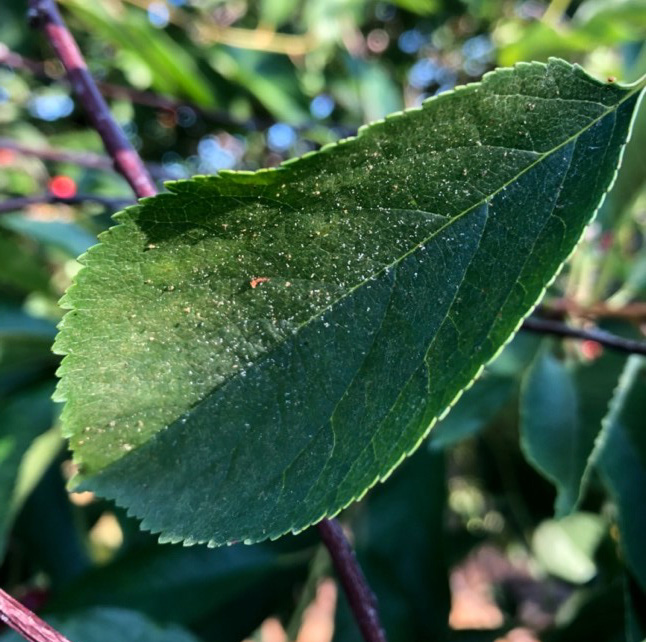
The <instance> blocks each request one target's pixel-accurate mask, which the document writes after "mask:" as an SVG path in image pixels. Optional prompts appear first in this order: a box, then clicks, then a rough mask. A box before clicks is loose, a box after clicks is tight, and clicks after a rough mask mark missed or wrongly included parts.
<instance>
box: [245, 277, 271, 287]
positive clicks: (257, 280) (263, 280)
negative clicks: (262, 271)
mask: <svg viewBox="0 0 646 642" xmlns="http://www.w3.org/2000/svg"><path fill="white" fill-rule="evenodd" d="M267 281H269V277H268V276H256V277H254V278H253V279H251V281H249V285H250V286H251V287H252V288H253V289H254V290H255V289H256V288H257V287H258V286H259V285H260V284H261V283H266V282H267Z"/></svg>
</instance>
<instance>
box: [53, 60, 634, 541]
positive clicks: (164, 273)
mask: <svg viewBox="0 0 646 642" xmlns="http://www.w3.org/2000/svg"><path fill="white" fill-rule="evenodd" d="M639 93H640V91H639V87H638V86H636V85H635V86H632V87H624V86H620V85H617V84H616V83H608V84H605V83H601V82H599V81H597V80H594V79H593V78H591V77H590V76H588V75H587V74H586V73H585V72H584V71H583V70H582V69H581V68H579V67H573V66H571V65H569V64H567V63H565V62H563V61H559V60H553V61H551V62H550V64H549V65H542V64H538V63H536V64H524V65H519V66H518V67H516V68H514V69H501V70H498V71H496V72H495V73H491V74H489V75H487V76H486V77H485V79H484V80H483V82H482V83H481V84H474V85H470V86H467V87H464V88H461V89H459V90H457V91H455V92H453V93H450V94H443V95H441V96H439V97H437V98H434V99H432V100H430V101H428V102H427V103H426V104H425V105H424V107H423V108H421V109H418V110H411V111H408V112H405V113H403V114H396V115H393V116H392V117H389V118H387V119H386V120H385V121H383V122H380V123H376V124H373V125H372V126H369V127H366V128H364V129H362V130H361V132H360V134H359V136H358V137H356V138H354V139H349V140H347V141H345V142H343V143H341V144H338V145H332V146H329V147H326V148H324V149H323V150H322V151H320V152H318V153H313V154H310V155H308V156H305V157H303V158H301V159H298V160H295V161H291V162H288V163H286V164H284V165H283V166H282V167H280V168H279V169H276V170H269V171H261V172H257V173H246V172H238V173H236V172H226V173H221V174H220V175H219V176H215V177H197V178H194V179H192V180H188V181H180V182H176V183H170V184H168V189H169V191H170V193H169V194H162V195H159V196H157V197H155V198H152V199H146V200H144V201H143V202H142V203H141V204H140V205H139V206H137V207H133V208H129V209H128V210H126V211H125V212H124V213H122V214H120V215H119V216H118V221H119V222H120V225H119V226H117V227H115V228H113V229H112V230H110V231H108V232H107V233H105V234H103V235H102V237H101V241H102V242H101V244H100V245H98V246H96V247H94V248H92V249H91V250H90V251H89V252H88V254H87V255H86V256H85V258H84V263H85V265H86V267H85V268H84V269H83V270H81V272H80V273H79V275H78V276H77V280H76V285H75V286H73V287H72V289H71V290H70V291H69V292H68V294H67V297H66V298H65V300H64V305H65V306H67V307H69V308H71V309H72V311H71V312H69V313H68V315H67V316H66V318H65V320H64V322H63V324H62V326H61V332H60V334H59V337H58V340H57V344H56V350H57V351H58V352H60V353H66V354H67V356H66V358H65V361H64V364H63V366H62V368H61V370H60V374H61V376H62V380H61V382H60V385H59V388H58V399H61V400H63V399H64V400H67V404H66V407H65V410H64V423H65V431H66V434H67V435H68V436H69V437H70V440H71V445H72V448H73V449H74V451H75V458H76V461H77V463H78V464H79V471H80V477H79V478H78V479H77V482H76V483H77V487H83V488H87V489H93V490H94V491H96V492H97V493H99V494H100V495H102V496H108V497H111V498H114V499H116V500H117V502H118V503H119V504H122V505H126V506H128V507H129V509H130V511H131V512H132V513H133V514H134V515H136V516H139V517H143V518H144V521H143V527H144V528H146V529H149V530H152V531H154V532H162V533H163V537H162V538H161V539H163V540H164V541H180V540H187V541H188V542H209V543H210V544H212V545H217V544H223V543H225V542H230V541H234V540H239V539H244V540H246V541H249V542H251V541H258V540H262V539H265V538H267V537H278V536H279V535H281V534H283V533H286V532H288V531H300V530H302V529H304V528H306V527H307V526H309V525H310V524H312V523H314V522H316V521H317V520H319V519H321V518H322V517H323V516H325V515H334V514H336V513H338V512H339V511H340V510H341V509H342V508H344V507H345V506H347V505H348V504H350V503H351V502H352V501H354V500H356V499H358V498H360V497H361V496H362V495H363V494H364V493H365V492H366V490H367V489H368V488H369V487H370V486H372V485H373V484H375V483H376V482H377V481H378V480H381V479H385V478H386V477H387V476H388V475H389V474H390V473H391V471H392V470H393V469H394V468H395V467H396V466H397V465H398V463H399V462H400V461H401V460H402V459H403V458H404V457H405V456H406V455H407V454H410V453H411V452H412V451H414V450H415V449H416V448H417V446H418V445H419V444H420V442H421V440H422V439H423V438H424V437H425V436H426V435H427V434H428V431H429V429H430V427H431V426H432V425H433V423H434V422H435V421H437V419H438V418H439V417H440V416H442V415H443V413H445V412H446V411H447V409H448V408H449V407H450V406H451V404H452V403H454V402H455V400H456V399H457V397H458V396H459V395H460V392H461V391H462V390H463V389H464V388H465V387H466V386H468V385H469V383H470V382H471V381H473V379H474V378H475V377H476V376H478V374H479V373H480V371H481V370H482V368H483V366H484V364H485V363H487V362H488V361H490V360H491V359H492V358H493V357H494V356H495V355H496V354H497V352H498V351H499V350H500V348H501V346H503V345H504V344H505V342H506V341H508V340H509V338H510V336H511V335H512V334H513V333H514V331H515V330H516V329H517V328H518V326H519V324H520V322H521V320H522V318H523V317H524V316H525V315H526V314H528V312H529V311H530V310H531V308H532V306H533V305H534V304H535V303H536V301H537V300H538V299H539V298H540V296H541V295H542V293H543V291H544V288H545V286H546V285H547V284H548V283H549V282H550V281H551V279H552V278H553V277H554V275H555V274H556V272H557V271H558V270H559V268H560V266H561V264H562V263H563V261H564V260H565V259H566V258H567V257H568V255H569V254H570V252H571V251H572V249H573V248H574V246H575V245H576V243H577V241H578V239H579V238H580V237H581V234H582V231H583V229H584V227H585V225H586V223H587V222H588V221H589V220H590V218H591V217H592V215H593V213H594V211H595V208H596V207H597V206H598V204H599V202H600V200H601V199H602V197H603V195H604V193H605V191H606V190H607V189H608V187H609V185H610V183H611V182H612V179H613V176H614V175H615V171H616V168H617V165H618V162H619V159H620V155H621V150H622V148H623V145H624V143H625V140H626V138H627V136H628V133H629V130H630V123H631V120H632V116H633V113H634V109H635V106H636V104H637V101H638V97H639ZM259 278H260V279H265V280H264V281H263V280H261V281H258V280H257V279H259ZM267 279H269V280H267ZM254 286H255V287H254Z"/></svg>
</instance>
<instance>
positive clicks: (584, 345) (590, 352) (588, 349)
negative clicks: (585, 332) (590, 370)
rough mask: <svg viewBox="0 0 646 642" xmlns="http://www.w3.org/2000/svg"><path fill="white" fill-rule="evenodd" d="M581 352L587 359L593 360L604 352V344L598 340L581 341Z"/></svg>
mask: <svg viewBox="0 0 646 642" xmlns="http://www.w3.org/2000/svg"><path fill="white" fill-rule="evenodd" d="M581 353H582V354H583V356H584V357H585V358H586V359H589V360H590V361H593V360H594V359H598V358H599V357H600V356H601V355H602V354H603V346H602V345H601V344H600V343H599V342H598V341H592V340H590V339H587V340H586V341H582V342H581Z"/></svg>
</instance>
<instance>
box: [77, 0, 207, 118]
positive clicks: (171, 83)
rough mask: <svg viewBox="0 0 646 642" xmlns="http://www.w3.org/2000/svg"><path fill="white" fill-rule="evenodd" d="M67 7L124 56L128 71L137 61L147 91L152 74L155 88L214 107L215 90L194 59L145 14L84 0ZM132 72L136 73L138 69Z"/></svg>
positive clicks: (131, 70)
mask: <svg viewBox="0 0 646 642" xmlns="http://www.w3.org/2000/svg"><path fill="white" fill-rule="evenodd" d="M65 6H66V7H67V8H68V9H69V10H70V11H71V12H72V13H73V14H74V16H75V17H76V18H77V19H78V20H79V21H80V22H81V23H82V24H83V25H84V26H85V27H86V28H89V29H91V30H92V33H93V34H95V35H96V36H95V37H98V38H102V39H105V40H106V41H107V42H109V43H110V44H111V45H113V46H114V47H115V48H116V51H117V55H118V56H122V57H125V59H124V63H126V65H125V66H126V69H125V71H126V72H128V71H129V68H131V67H133V66H135V65H136V63H137V62H139V64H140V65H142V66H143V67H142V69H141V70H140V72H139V74H140V78H141V80H142V81H143V82H142V83H141V84H143V86H144V88H145V86H146V85H147V84H148V82H147V80H148V79H147V77H146V76H147V74H150V81H151V84H152V87H154V88H155V89H157V90H158V91H160V92H162V93H166V94H170V95H172V96H178V97H185V98H188V99H190V100H192V101H193V102H195V103H196V104H198V105H201V106H202V107H213V106H214V105H215V100H214V95H215V92H214V89H213V88H212V87H211V86H210V84H209V82H208V81H207V79H206V78H205V77H204V75H203V74H202V72H201V71H200V69H199V66H198V65H197V63H196V60H195V58H194V57H193V56H192V55H191V54H190V53H189V51H187V49H186V47H182V46H181V45H180V44H178V43H177V42H175V41H174V40H173V39H172V38H171V37H170V36H169V35H168V34H167V33H166V32H165V31H164V30H162V29H156V28H155V27H153V25H152V24H151V23H150V22H149V21H148V19H147V17H146V14H145V13H144V12H142V11H139V10H136V9H135V10H131V9H129V8H125V7H122V10H120V11H119V10H117V9H116V8H115V7H113V6H112V5H109V4H106V3H101V2H82V1H81V0H66V3H65ZM130 72H131V73H132V74H136V73H137V71H136V69H130ZM141 74H143V76H142V75H141ZM132 80H137V78H135V77H134V76H133V77H131V81H132ZM139 88H141V85H139Z"/></svg>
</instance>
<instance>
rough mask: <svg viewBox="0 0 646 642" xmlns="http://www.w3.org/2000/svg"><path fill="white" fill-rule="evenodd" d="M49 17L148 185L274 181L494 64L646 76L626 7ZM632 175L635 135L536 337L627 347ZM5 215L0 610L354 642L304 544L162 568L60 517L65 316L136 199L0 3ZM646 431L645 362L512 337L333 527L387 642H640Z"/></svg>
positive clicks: (297, 0)
mask: <svg viewBox="0 0 646 642" xmlns="http://www.w3.org/2000/svg"><path fill="white" fill-rule="evenodd" d="M61 4H62V8H63V11H64V14H65V17H66V19H67V20H68V23H69V25H70V27H71V28H72V30H73V32H74V34H75V36H76V37H77V39H78V41H79V43H80V46H81V49H82V50H83V51H84V53H85V55H86V57H87V60H88V64H89V66H90V69H91V71H92V73H93V74H94V75H95V77H96V79H97V80H98V81H99V82H100V87H101V90H102V91H103V93H104V94H105V95H106V97H107V98H108V100H109V102H110V105H111V108H112V110H113V113H114V115H115V117H116V119H117V120H118V122H119V123H120V124H121V125H122V127H123V128H124V130H125V132H126V133H127V135H128V137H129V138H130V140H131V141H132V143H133V144H134V146H135V147H136V148H137V149H138V150H139V151H140V153H141V154H142V156H143V158H144V159H145V161H146V162H147V163H148V164H149V167H150V169H151V172H152V173H153V175H154V177H155V178H156V180H157V181H158V182H159V184H160V187H161V186H162V181H163V180H167V179H181V178H184V177H188V176H191V175H193V174H195V173H204V174H210V173H215V172H217V171H218V170H220V169H225V168H226V169H230V168H236V169H256V168H259V167H268V166H275V165H277V164H278V163H280V162H281V161H282V160H284V159H286V158H289V157H293V156H296V155H299V154H303V153H305V152H307V151H310V150H313V149H317V148H318V147H320V146H321V145H323V144H325V143H328V142H331V141H335V140H338V139H340V138H343V137H345V136H348V135H351V134H352V133H353V132H355V131H356V129H357V128H358V127H359V126H360V125H361V124H363V123H365V122H369V121H371V120H374V119H379V118H382V117H384V116H385V115H386V114H388V113H390V112H392V111H396V110H400V109H403V108H410V107H415V106H418V105H419V104H420V103H421V102H422V101H423V100H424V99H426V98H428V97H431V96H434V95H437V94H439V93H441V92H444V91H448V90H450V89H451V88H453V87H454V86H455V85H456V84H461V83H466V82H472V81H476V80H478V79H479V78H480V77H481V76H482V75H483V74H484V73H486V72H487V71H488V70H490V69H492V68H494V67H495V66H498V65H512V64H514V63H516V62H518V61H521V60H546V59H547V58H548V57H549V56H561V57H564V58H566V59H568V60H570V61H573V62H579V63H581V64H582V65H584V66H585V67H586V69H588V70H589V71H590V72H591V73H593V74H596V75H598V76H600V77H604V78H610V77H612V78H616V79H617V80H621V81H632V80H635V79H637V78H639V77H640V76H642V75H643V74H645V73H646V46H645V45H644V41H645V37H646V1H644V0H583V1H576V0H575V1H572V2H570V1H568V0H552V2H547V1H546V0H544V1H541V0H392V1H391V2H383V1H382V2H377V1H375V0H257V1H254V0H193V1H189V0H168V1H164V0H152V1H151V0H105V1H104V2H92V1H90V0H64V1H63V2H62V3H61ZM644 149H646V111H644V110H642V112H641V114H640V115H639V116H638V117H637V121H636V123H635V130H634V134H633V139H632V141H631V143H630V144H629V146H628V148H627V151H626V154H625V158H624V166H623V168H622V170H621V172H620V174H619V177H618V180H617V183H616V185H615V187H614V189H613V190H612V192H611V194H610V195H609V197H608V198H607V199H606V201H605V203H604V205H603V207H602V209H601V211H600V214H599V216H598V218H597V220H596V222H595V223H594V224H593V225H592V226H591V227H590V228H589V229H588V231H587V232H586V235H585V238H584V239H583V241H582V243H581V245H580V246H579V248H578V250H577V251H576V253H575V255H574V256H573V258H572V260H571V261H570V263H569V264H568V266H567V267H566V269H565V271H564V272H563V273H562V274H561V275H560V276H559V278H558V279H557V280H556V281H555V283H554V284H553V285H552V286H551V288H550V289H549V291H548V293H547V296H546V298H545V301H544V302H543V304H542V306H541V308H540V313H541V314H543V315H545V316H547V317H551V318H557V319H563V320H566V321H567V322H568V323H570V324H573V325H577V326H580V327H586V326H587V325H589V324H595V325H599V326H601V327H604V328H606V329H608V330H611V331H613V332H616V333H619V334H622V335H624V336H627V337H633V338H639V337H640V336H642V337H643V335H644V329H645V328H646V296H645V295H646V253H645V252H644V249H643V247H644V235H645V233H646V154H645V153H644ZM0 194H2V196H1V198H2V199H3V201H2V202H0V585H2V586H3V587H4V588H6V589H8V590H10V591H11V592H12V593H14V594H15V595H17V596H18V597H19V598H20V599H22V600H23V601H24V602H25V603H26V604H28V605H29V606H30V607H31V608H35V609H38V610H39V611H41V612H42V613H43V614H44V615H45V616H46V617H47V618H48V619H51V620H52V622H54V623H56V625H57V626H60V627H61V629H62V630H63V631H64V632H66V633H67V634H68V635H69V636H70V637H71V638H72V639H73V640H74V641H75V642H76V641H77V640H78V641H79V642H95V641H96V642H102V641H104V640H105V641H108V640H115V639H119V640H124V641H126V642H127V641H128V640H131V639H132V640H135V639H136V640H141V639H146V640H149V641H156V640H159V641H168V642H190V641H191V640H192V641H195V640H203V641H205V642H206V641H207V640H218V641H219V642H229V641H230V642H240V641H241V640H243V639H252V640H256V641H260V642H274V641H280V640H284V639H286V638H285V636H287V639H290V640H296V639H298V640H299V641H300V642H329V641H330V640H331V639H332V631H333V630H334V634H333V635H334V638H333V639H334V640H335V641H337V642H356V641H358V640H359V639H360V638H359V634H358V631H357V629H356V626H355V624H354V622H353V621H352V619H351V617H350V615H349V612H348V608H347V605H346V604H345V602H344V598H343V596H342V595H341V594H339V595H338V596H337V592H336V588H335V585H334V583H332V582H330V580H329V579H326V578H329V577H330V575H331V570H330V563H329V560H328V559H327V556H326V554H325V552H324V551H323V550H322V549H321V547H320V546H319V544H318V540H317V537H316V533H312V532H306V533H304V534H302V535H300V536H298V537H286V538H283V539H282V540H280V541H278V542H274V543H265V544H260V545H256V546H253V547H246V546H242V545H238V546H233V547H231V548H226V549H217V550H209V549H206V548H201V547H194V548H183V547H180V546H170V545H164V546H160V545H157V544H156V541H155V538H154V537H152V536H150V535H148V534H146V533H142V532H140V531H139V530H138V527H137V524H136V523H134V522H133V520H131V519H129V518H128V517H127V516H126V515H125V514H124V513H123V512H122V511H120V510H117V509H115V507H114V506H113V505H111V504H108V503H106V502H103V501H100V500H98V499H96V498H94V497H93V496H91V495H89V494H83V495H73V496H71V497H70V496H68V495H67V493H66V491H65V480H66V479H67V478H68V477H69V476H70V474H71V472H72V464H71V462H70V460H69V454H68V453H67V452H66V450H65V447H64V444H63V440H62V438H61V437H60V433H59V428H58V425H57V414H58V408H57V407H56V406H55V405H54V404H52V402H51V401H50V395H51V392H52V389H53V385H54V382H55V377H54V372H55V369H56V367H57V358H56V357H55V356H54V355H52V354H51V352H50V346H51V341H52V338H53V336H54V334H55V331H56V329H55V328H56V323H57V322H58V321H59V320H60V318H61V315H62V312H61V310H60V309H59V307H58V305H57V301H58V299H59V297H60V296H61V294H62V293H63V291H64V290H65V288H66V287H67V286H68V285H69V283H70V280H71V279H72V277H73V276H74V274H75V273H76V271H77V270H78V268H79V264H78V262H77V257H78V256H79V255H80V254H82V253H83V252H84V251H85V250H86V249H87V247H89V246H90V245H92V244H93V243H95V240H96V235H97V233H99V232H100V231H102V230H104V229H106V228H107V227H108V226H109V225H110V215H111V214H112V213H113V212H114V211H115V210H116V209H118V208H119V207H121V206H123V204H124V203H128V202H130V201H131V200H132V196H131V194H130V192H129V189H128V186H127V185H126V183H125V182H124V181H123V179H121V178H120V177H119V176H118V175H117V174H115V173H114V172H113V171H111V167H110V162H109V160H108V159H107V158H106V157H105V156H103V151H102V147H101V142H100V140H99V138H98V136H97V134H96V133H95V132H94V131H92V130H91V129H90V128H89V127H88V125H87V122H86V120H85V118H84V115H83V113H82V111H81V110H80V109H79V107H78V106H77V105H76V104H75V101H74V97H73V96H72V95H71V93H70V88H69V86H68V85H67V83H66V82H65V80H64V76H63V72H62V69H61V66H60V64H59V63H58V62H57V61H56V60H54V58H53V55H52V52H51V51H50V49H49V48H48V46H47V44H46V43H45V42H44V41H43V39H42V38H41V37H40V35H39V34H37V33H35V32H34V31H32V30H30V28H29V26H28V23H27V20H26V2H25V1H24V0H3V2H2V3H1V4H0ZM87 195H92V197H93V198H92V199H88V200H86V199H85V197H86V196H87ZM23 197H34V198H33V199H31V200H29V199H27V200H29V202H26V201H25V199H24V198H23ZM54 197H57V198H59V199H63V200H64V199H65V198H67V199H68V200H69V198H70V197H78V200H79V201H80V202H79V203H74V204H72V203H65V202H56V203H52V202H51V201H52V200H53V199H54ZM97 198H98V199H99V200H97ZM474 314H477V310H474ZM644 417H646V368H645V366H644V362H643V360H640V359H639V358H637V357H631V358H630V359H628V358H627V357H625V356H622V355H617V354H613V353H610V352H609V351H608V350H604V349H603V348H602V347H601V346H600V345H599V344H596V343H594V342H590V341H586V342H578V343H575V342H571V341H556V340H553V339H541V338H539V337H537V336H536V335H528V334H524V333H522V332H521V334H519V335H518V336H517V338H516V339H514V341H513V342H512V343H511V344H510V345H509V346H508V347H507V348H506V349H505V350H504V351H503V353H502V355H501V356H500V357H499V358H498V359H497V360H496V361H495V362H494V363H492V364H491V365H490V366H489V367H488V368H487V369H486V371H485V374H484V376H483V377H482V378H481V379H480V380H479V381H478V382H476V383H475V385H473V387H472V388H471V389H469V390H468V391H467V392H466V393H465V394H464V395H463V397H462V398H461V400H460V401H459V402H458V404H457V406H456V407H455V409H454V410H453V411H452V412H451V413H450V414H449V415H448V416H447V417H446V419H444V420H443V421H442V422H440V424H439V425H438V426H436V427H435V429H434V430H433V432H432V435H431V438H430V439H429V440H428V442H427V443H426V444H424V445H422V447H421V448H420V450H419V451H418V452H417V453H416V454H415V455H414V456H413V457H411V458H410V459H409V460H408V461H407V462H405V463H404V464H403V465H402V466H401V468H400V469H399V470H398V471H397V472H396V473H395V474H394V475H393V477H392V479H390V480H389V481H388V482H387V483H386V484H383V485H381V486H379V487H378V488H375V489H374V490H373V491H372V492H370V493H369V494H368V496H367V497H366V499H364V500H363V501H362V502H360V503H359V504H357V505H355V506H353V507H351V508H350V509H348V510H347V511H346V512H345V513H344V514H343V515H342V519H343V522H344V523H345V524H346V525H347V527H348V529H349V531H350V532H351V535H352V537H353V538H354V541H355V543H356V547H357V551H358V555H359V558H360V560H361V562H362V564H363V566H364V569H365V572H366V574H367V576H368V579H369V581H370V582H371V584H372V586H373V587H374V589H375V592H376V594H377V597H378V599H379V602H380V606H381V611H382V617H383V620H384V623H385V626H386V629H387V631H388V636H389V640H390V641H391V642H400V641H401V642H414V641H427V640H433V641H438V642H441V641H442V640H457V641H464V642H467V641H474V642H475V641H483V642H484V641H494V640H497V641H506V642H532V641H535V640H545V641H560V640H595V641H598V642H611V641H612V642H614V641H624V640H625V641H628V642H641V641H642V640H643V639H644V638H645V637H646V547H645V546H644V542H645V541H646V539H645V537H646V535H644V533H646V432H645V431H644ZM10 638H11V636H10V635H8V636H7V637H6V639H7V640H9V639H10ZM3 639H5V638H3ZM11 639H15V638H11Z"/></svg>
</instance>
